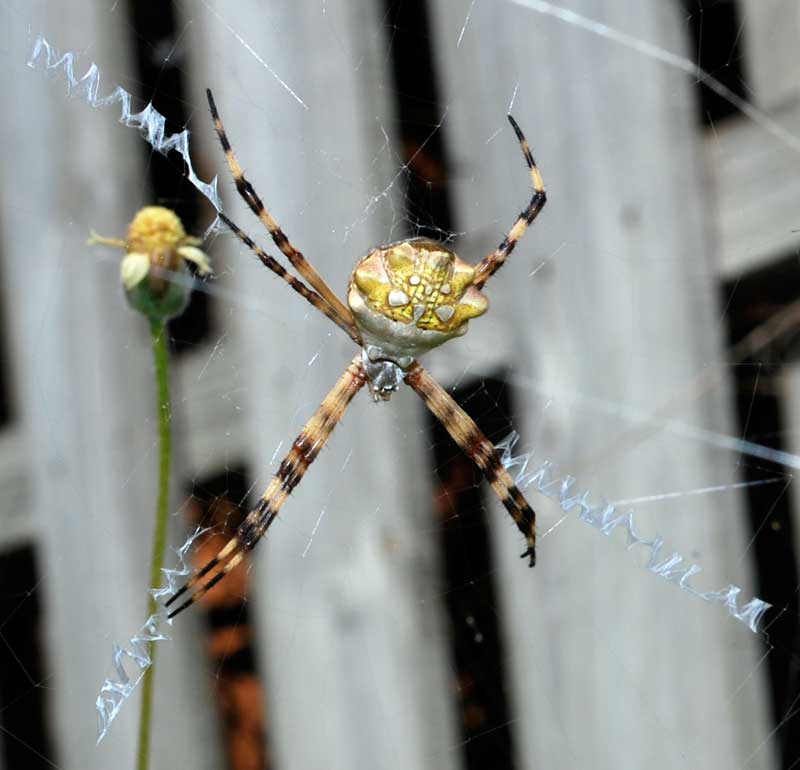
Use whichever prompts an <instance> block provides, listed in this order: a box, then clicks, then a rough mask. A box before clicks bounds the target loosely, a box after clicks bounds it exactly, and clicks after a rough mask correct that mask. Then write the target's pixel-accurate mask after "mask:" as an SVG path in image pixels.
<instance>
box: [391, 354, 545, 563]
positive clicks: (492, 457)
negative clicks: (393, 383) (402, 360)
mask: <svg viewBox="0 0 800 770" xmlns="http://www.w3.org/2000/svg"><path fill="white" fill-rule="evenodd" d="M405 380H406V385H409V386H410V387H411V388H413V389H414V390H415V391H416V392H417V393H418V394H419V396H420V397H421V398H422V400H423V401H424V402H425V406H427V407H428V409H430V411H431V413H432V414H433V416H434V417H435V418H436V419H437V420H438V421H439V422H440V423H441V424H442V425H444V427H445V429H446V430H447V432H448V433H449V434H450V438H452V439H453V441H455V442H456V444H458V446H459V447H460V448H461V451H462V452H463V453H464V454H465V455H467V457H469V458H470V459H471V460H472V462H474V463H475V465H477V466H478V469H479V470H480V471H481V473H483V475H484V477H485V478H486V480H487V481H488V482H489V484H490V485H491V487H492V489H493V490H494V492H495V494H496V495H497V497H498V498H499V499H500V502H501V503H502V504H503V505H504V506H505V509H506V510H507V511H508V512H509V514H511V518H512V519H514V523H515V524H516V525H517V529H519V531H520V532H521V533H522V535H523V537H524V538H525V540H526V542H527V543H528V548H527V550H525V552H524V553H522V554H520V556H521V557H522V558H523V559H524V558H525V557H526V556H527V557H529V562H528V564H529V565H530V566H531V567H533V566H535V565H536V513H535V512H534V510H533V508H531V506H530V505H529V504H528V501H527V500H526V499H525V497H524V496H523V494H522V492H520V491H519V488H518V487H517V485H516V484H514V481H513V480H512V478H511V476H510V475H509V473H508V471H507V470H506V469H505V468H504V467H503V463H502V462H501V460H500V455H499V454H498V453H497V450H496V449H495V448H494V444H492V442H491V441H489V439H488V438H486V435H485V434H484V433H483V431H482V430H481V429H480V428H479V427H478V426H477V425H476V424H475V421H474V420H473V419H472V418H471V417H470V416H469V415H468V414H467V413H466V412H465V411H464V410H463V409H462V408H461V407H460V406H459V405H458V404H457V403H456V402H455V401H454V400H453V398H452V396H450V394H449V393H448V392H447V391H446V390H445V389H444V388H443V387H442V386H441V385H440V384H439V383H438V382H436V380H435V379H434V378H433V377H431V375H430V373H429V372H428V371H426V370H425V368H424V367H422V366H420V364H418V363H414V364H413V365H412V366H411V367H410V368H409V370H408V371H407V372H406V378H405Z"/></svg>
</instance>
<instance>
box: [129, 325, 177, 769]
mask: <svg viewBox="0 0 800 770" xmlns="http://www.w3.org/2000/svg"><path fill="white" fill-rule="evenodd" d="M150 337H151V340H152V343H153V359H154V361H155V373H156V390H157V392H158V402H157V405H158V438H159V453H158V501H157V503H156V525H155V533H154V535H153V554H152V557H151V561H150V586H151V588H158V587H159V586H160V585H161V568H162V567H163V566H164V552H165V550H166V547H167V522H168V519H169V460H170V444H171V441H172V436H171V428H170V404H169V354H168V351H167V330H166V324H165V323H164V321H162V320H158V319H155V318H151V319H150ZM156 609H157V604H156V600H155V599H154V598H153V597H152V596H151V597H150V599H149V601H148V603H147V617H150V616H151V615H152V614H153V613H155V611H156ZM148 654H149V656H150V660H151V663H150V667H149V668H148V669H147V671H145V672H144V681H143V683H142V711H141V714H140V718H139V754H138V761H137V765H136V766H137V768H138V770H147V768H148V766H149V764H150V724H151V722H152V718H153V683H154V678H155V668H156V660H155V658H156V649H155V642H150V643H149V644H148Z"/></svg>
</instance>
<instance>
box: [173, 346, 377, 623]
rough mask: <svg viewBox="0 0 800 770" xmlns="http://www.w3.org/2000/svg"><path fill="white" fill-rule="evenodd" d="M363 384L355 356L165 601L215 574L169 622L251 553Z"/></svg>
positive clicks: (178, 595)
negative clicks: (211, 552) (243, 507)
mask: <svg viewBox="0 0 800 770" xmlns="http://www.w3.org/2000/svg"><path fill="white" fill-rule="evenodd" d="M366 381H367V378H366V375H365V374H364V367H363V365H362V363H361V356H360V355H358V356H356V357H355V358H354V359H353V360H352V361H351V362H350V365H349V366H348V367H347V369H345V371H344V374H343V375H342V376H341V377H340V378H339V380H338V381H337V383H336V384H335V385H334V386H333V389H332V390H331V391H330V393H328V395H327V396H325V398H324V400H323V401H322V403H321V404H320V406H319V408H318V409H317V411H316V412H315V413H314V416H313V417H312V418H311V419H310V420H309V421H308V422H307V423H306V424H305V426H304V427H303V430H302V431H301V432H300V435H299V436H298V437H297V438H296V439H295V441H294V443H293V444H292V448H291V450H289V454H287V455H286V457H285V458H284V460H283V462H282V463H281V465H280V468H278V472H277V473H276V474H275V475H274V476H273V477H272V481H270V483H269V486H268V487H267V489H266V491H265V492H264V494H263V495H262V496H261V499H260V500H259V501H258V503H257V504H256V506H255V507H254V508H253V510H251V511H250V513H248V514H247V518H246V519H245V520H244V521H243V522H242V523H241V524H240V525H239V528H238V529H237V531H236V534H235V535H234V536H233V537H232V538H231V539H230V540H229V541H228V542H227V543H226V544H225V546H224V547H223V548H222V550H221V551H220V552H219V553H218V554H217V555H216V556H215V557H214V558H213V559H211V561H209V562H208V563H207V564H206V565H205V566H204V567H203V568H202V569H201V570H199V571H198V572H196V573H195V574H194V575H193V576H192V577H191V578H190V579H189V580H188V581H187V582H186V583H185V584H184V585H183V587H182V588H181V589H180V590H179V591H178V592H177V593H176V594H174V595H173V596H172V597H171V598H170V599H169V601H168V602H167V607H169V606H170V605H171V604H172V603H173V602H175V600H176V599H178V598H179V597H180V596H182V595H183V594H184V593H186V592H187V591H189V590H190V589H191V588H193V587H194V586H195V585H196V584H197V582H198V581H199V580H201V579H202V578H203V577H205V576H206V575H208V574H209V573H211V572H213V571H214V570H217V571H216V573H215V574H214V575H213V577H212V578H211V579H210V580H209V581H208V582H206V583H205V584H204V585H203V586H202V587H200V588H199V589H198V590H197V591H195V593H194V594H193V595H192V596H191V597H189V598H188V599H187V600H186V601H185V602H184V603H183V604H181V605H180V606H179V607H177V608H176V609H174V610H172V612H170V614H169V617H170V618H173V617H175V615H177V614H178V613H179V612H182V611H183V610H185V609H186V608H187V607H189V606H190V605H192V604H194V602H196V601H197V600H198V599H199V598H200V597H201V596H203V595H204V594H205V593H207V592H208V591H209V590H211V589H212V588H213V587H214V586H215V585H216V584H217V583H219V581H220V580H222V578H224V577H225V576H226V575H227V574H228V573H229V572H231V570H233V568H234V567H236V566H237V565H238V564H239V562H241V561H242V559H243V558H244V555H245V554H246V553H247V551H249V550H250V549H252V548H253V546H254V545H255V544H256V543H257V542H258V541H259V540H260V539H261V538H262V537H263V536H264V534H265V533H266V531H267V529H268V528H269V526H270V524H272V522H273V521H275V518H276V517H277V515H278V512H279V511H280V509H281V506H282V505H283V504H284V503H285V502H286V499H287V498H288V497H289V495H290V494H291V493H292V490H293V489H294V488H295V487H296V486H297V485H298V484H299V483H300V481H301V480H302V478H303V475H304V474H305V472H306V471H307V470H308V466H309V465H311V463H313V462H314V460H315V459H316V457H317V455H318V454H319V453H320V450H321V449H322V447H324V446H325V444H326V442H327V441H328V439H329V438H330V435H331V433H333V429H334V428H335V427H336V425H337V424H338V423H339V420H341V419H342V416H343V415H344V412H345V410H346V409H347V407H348V406H349V404H350V402H351V401H352V400H353V398H354V396H355V395H356V393H358V391H359V390H361V388H362V387H364V384H365V383H366Z"/></svg>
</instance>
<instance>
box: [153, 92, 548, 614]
mask: <svg viewBox="0 0 800 770" xmlns="http://www.w3.org/2000/svg"><path fill="white" fill-rule="evenodd" d="M206 95H207V96H208V105H209V108H210V109H211V117H212V118H213V121H214V130H215V131H216V133H217V136H218V137H219V141H220V144H221V145H222V149H223V151H224V153H225V160H226V161H227V164H228V168H229V169H230V172H231V174H232V176H233V179H234V182H235V183H236V189H237V191H238V192H239V195H241V197H242V198H244V200H245V202H246V203H247V205H248V206H249V207H250V209H251V210H252V212H253V213H254V214H255V215H256V216H257V217H258V218H259V220H261V222H262V224H263V225H264V226H265V227H266V228H267V230H268V231H269V234H270V235H271V236H272V240H273V241H274V243H275V245H276V246H277V247H278V248H279V249H280V251H281V252H282V253H283V254H284V256H285V257H286V258H287V259H288V260H289V263H290V264H291V265H292V266H293V267H294V268H295V270H296V271H297V273H299V275H300V277H301V278H302V279H304V280H305V283H304V282H303V280H300V278H297V277H296V276H295V275H293V274H292V273H290V272H289V271H287V270H286V269H285V268H284V267H283V266H282V265H281V264H280V263H279V262H277V261H276V260H275V259H274V258H273V257H271V256H270V255H269V254H267V253H266V252H265V251H264V250H263V249H262V248H261V247H260V246H258V245H257V244H256V243H255V241H253V239H252V238H250V236H248V235H247V234H246V233H244V232H243V231H242V230H241V228H239V227H238V226H237V225H236V224H235V223H234V222H232V221H231V220H230V219H229V218H228V217H227V216H225V214H223V213H220V215H219V216H220V219H222V220H223V222H225V224H226V225H227V226H228V227H229V228H230V230H231V231H232V232H233V233H234V234H235V235H236V236H237V237H238V238H239V240H240V241H242V243H244V244H245V245H246V246H247V247H248V248H249V249H250V250H252V251H253V252H254V253H255V254H256V256H257V257H258V258H259V259H260V260H261V262H262V263H263V264H264V265H265V266H266V267H268V268H269V269H270V270H272V272H273V273H275V274H276V275H278V276H280V277H281V278H282V279H283V280H284V281H286V283H288V284H289V286H291V287H292V289H294V290H295V291H296V292H297V293H298V294H300V295H301V296H302V297H304V298H305V299H306V300H307V301H308V302H310V303H311V305H313V306H314V307H315V308H316V309H317V310H318V311H319V312H321V313H322V314H323V315H325V316H326V317H327V318H328V319H330V320H331V321H332V322H333V323H334V324H336V325H337V326H338V327H339V328H340V329H341V330H342V331H343V332H344V333H345V334H347V335H348V336H349V337H350V338H351V339H352V340H353V342H355V343H356V345H358V347H359V349H360V350H359V353H358V354H357V355H356V356H355V358H353V360H352V361H351V362H350V364H349V365H348V366H347V368H346V369H345V371H344V374H342V376H341V377H340V378H339V380H338V381H337V383H336V384H335V385H334V386H333V389H332V390H331V391H330V392H329V393H328V395H327V396H325V398H324V400H323V401H322V404H321V405H320V407H319V408H318V409H317V411H316V412H315V413H314V415H313V416H312V417H311V419H310V420H309V421H308V422H307V423H306V424H305V426H304V427H303V430H302V431H301V432H300V435H299V436H298V437H297V438H296V439H295V441H294V444H293V445H292V448H291V450H290V451H289V453H288V454H287V455H286V457H285V458H284V460H283V462H282V463H281V465H280V467H279V468H278V472H277V473H276V474H275V475H274V476H273V477H272V480H271V481H270V483H269V485H268V486H267V488H266V490H265V492H264V494H263V495H262V496H261V499H260V500H259V501H258V503H257V504H256V505H255V507H254V508H253V509H252V510H251V511H250V513H249V514H248V515H247V517H246V518H245V520H244V521H243V522H242V524H241V525H240V526H239V528H238V530H237V531H236V534H235V535H234V536H233V537H232V538H231V539H230V540H229V541H228V542H227V543H226V545H225V546H224V547H223V548H222V550H220V552H219V553H218V554H217V555H216V556H215V557H213V558H212V559H211V560H210V561H209V562H208V563H207V564H206V565H205V566H204V567H202V568H201V569H199V570H197V571H196V572H195V573H194V574H192V576H191V577H190V578H189V580H188V581H187V582H186V583H185V584H184V585H183V586H182V587H181V588H180V589H179V590H178V591H177V592H176V593H175V594H174V595H173V596H172V597H171V598H170V599H169V601H168V602H167V603H166V606H167V607H169V606H170V605H172V604H173V603H174V602H175V601H176V600H177V599H178V598H179V597H181V596H183V595H184V594H185V593H186V592H187V591H191V590H192V589H193V588H194V587H195V586H197V585H198V583H200V585H199V587H198V588H197V590H195V591H194V592H193V593H192V594H191V595H190V596H189V598H188V599H187V600H185V601H184V602H183V603H182V604H180V605H179V606H178V607H177V608H175V609H174V610H172V611H171V612H170V613H169V615H168V617H169V618H173V617H175V616H176V615H177V614H178V613H180V612H182V611H183V610H185V609H186V608H187V607H189V606H191V605H192V604H193V603H194V602H196V601H197V600H198V599H199V598H200V597H201V596H203V595H204V594H205V593H207V592H208V591H209V590H210V589H211V588H213V587H214V586H215V585H216V584H217V583H218V582H219V581H220V580H222V579H223V578H224V577H225V576H226V575H227V574H229V573H230V572H231V571H232V570H233V569H234V567H236V566H237V565H238V564H239V563H240V562H241V561H242V559H243V558H244V556H245V554H246V553H247V552H248V551H249V550H251V549H252V548H253V547H254V546H255V545H256V543H257V542H258V541H259V540H260V539H261V538H262V537H263V536H264V535H265V534H266V532H267V530H268V529H269V526H270V525H271V524H272V522H273V521H275V518H276V517H277V515H278V512H279V511H280V509H281V507H282V506H283V504H284V503H285V502H286V499H287V498H288V497H289V495H290V494H291V493H292V491H293V490H294V488H295V487H296V486H297V485H298V484H299V483H300V481H301V480H302V478H303V475H304V474H305V472H306V471H307V470H308V467H309V465H311V463H312V462H313V461H314V459H315V458H316V457H317V455H318V454H319V452H320V450H321V449H322V447H323V446H324V445H325V443H326V442H327V440H328V438H329V437H330V435H331V433H332V432H333V430H334V428H335V427H336V425H337V424H338V423H339V421H340V420H341V419H342V416H343V415H344V412H345V410H346V409H347V407H348V405H349V404H350V402H351V401H352V400H353V398H354V397H355V395H356V393H358V391H359V390H361V388H362V387H364V385H367V386H368V387H369V390H370V392H371V393H372V396H373V399H374V400H376V401H388V400H389V399H390V398H391V397H392V394H394V393H395V392H397V390H399V388H400V385H401V384H402V383H405V384H406V385H408V386H410V387H411V388H412V389H413V390H415V391H416V392H417V393H418V394H419V396H420V397H421V398H422V400H423V401H424V402H425V405H426V406H427V407H428V409H430V411H431V412H432V413H433V415H434V416H435V417H436V418H437V419H438V420H439V421H440V422H441V423H442V425H443V426H444V427H445V429H446V430H447V432H448V433H449V434H450V436H451V437H452V438H453V440H454V441H455V442H456V444H458V446H459V447H460V448H461V450H462V451H463V452H464V453H465V454H466V455H467V456H468V457H469V458H471V459H472V461H473V462H474V463H475V464H476V465H477V466H478V468H479V469H480V470H481V472H482V473H483V475H484V476H485V477H486V480H487V481H488V482H489V484H490V485H491V487H492V489H493V490H494V491H495V493H496V494H497V496H498V497H499V498H500V500H501V502H502V503H503V505H504V506H505V508H506V510H507V511H508V512H509V513H510V514H511V517H512V519H513V520H514V523H515V524H516V525H517V527H518V528H519V530H520V532H521V533H522V534H523V535H524V537H525V539H526V541H527V546H528V547H527V549H526V550H525V552H524V553H523V554H522V558H525V557H526V556H527V557H529V564H530V566H531V567H533V566H534V564H535V563H536V514H535V513H534V511H533V509H532V508H531V506H530V505H529V504H528V502H527V501H526V500H525V498H524V497H523V496H522V493H521V492H520V491H519V489H517V487H516V486H515V485H514V482H513V480H512V479H511V476H510V475H509V474H508V472H507V471H506V469H505V468H504V467H503V465H502V463H501V461H500V457H499V455H498V453H497V451H496V450H495V448H494V445H493V444H492V442H491V441H489V439H488V438H486V436H485V435H484V434H483V433H482V432H481V430H480V429H479V428H478V426H477V425H476V424H475V422H474V421H473V420H472V418H471V417H470V416H469V415H468V414H467V413H466V412H465V411H464V410H463V409H462V408H461V407H460V406H459V405H458V404H457V403H456V402H455V401H454V400H453V399H452V398H451V397H450V396H449V395H448V393H447V392H446V391H445V390H444V388H442V386H441V385H439V383H437V382H436V380H434V379H433V377H432V376H431V375H430V374H429V373H428V372H427V371H426V370H425V369H424V368H423V367H422V365H421V364H420V363H419V362H418V361H417V357H418V356H420V355H421V354H423V353H425V352H427V351H428V350H431V349H432V348H435V347H437V346H439V345H442V344H443V343H445V342H447V341H448V340H450V339H452V338H454V337H460V336H462V335H464V334H466V332H467V325H468V322H469V320H470V319H471V318H475V317H477V316H480V315H483V313H485V312H486V310H487V309H488V305H489V303H488V300H487V299H486V297H485V296H484V295H483V293H482V291H481V290H482V289H483V287H484V285H485V284H486V282H487V281H488V280H489V278H491V277H492V276H493V275H494V274H495V273H496V272H497V271H498V270H499V269H500V268H501V267H502V266H503V264H504V263H505V261H506V259H507V258H508V255H509V254H510V253H511V252H512V251H513V249H514V247H515V246H516V244H517V242H518V241H519V239H520V238H521V237H522V236H523V235H524V234H525V231H526V230H527V229H528V227H529V225H530V224H531V222H533V220H534V219H535V218H536V216H537V215H538V214H539V212H540V211H541V210H542V208H543V207H544V205H545V202H546V200H547V198H546V195H545V191H544V184H543V183H542V177H541V175H540V174H539V170H538V168H537V167H536V163H535V162H534V160H533V155H532V154H531V151H530V148H529V147H528V142H527V141H526V139H525V137H524V135H523V133H522V131H521V130H520V127H519V126H518V125H517V122H516V121H515V120H514V118H513V117H512V116H511V115H509V116H508V120H509V122H510V123H511V126H512V128H513V129H514V132H515V134H516V135H517V139H518V141H519V144H520V147H521V148H522V153H523V155H524V156H525V160H526V162H527V164H528V168H529V169H530V175H531V180H532V183H533V196H532V197H531V200H530V203H528V205H527V206H526V207H525V209H524V210H523V211H522V213H521V214H520V215H519V216H518V217H517V221H516V222H515V223H514V226H513V227H512V228H511V229H510V230H509V232H508V234H507V235H506V236H505V238H503V240H502V242H501V243H500V245H499V246H498V247H497V248H496V249H495V250H494V251H493V252H492V253H491V254H489V256H487V257H486V258H485V259H483V260H482V261H481V262H480V263H479V264H478V265H476V266H474V267H473V266H471V265H469V264H467V263H466V262H464V261H463V260H461V259H460V258H459V257H458V256H456V254H454V253H453V252H452V251H450V250H449V249H447V248H445V247H444V246H443V245H442V244H440V243H436V242H433V241H428V240H421V239H410V240H404V241H400V242H398V243H393V244H389V245H388V246H382V247H380V248H376V249H374V250H372V251H371V252H370V253H369V254H367V256H365V257H363V258H362V259H361V260H359V262H358V263H357V264H356V266H355V268H354V269H353V272H352V273H351V275H350V283H349V288H348V293H347V304H344V302H342V301H341V300H340V299H339V298H338V297H337V296H336V294H334V292H333V291H332V290H331V289H330V287H329V286H328V285H327V284H326V283H325V281H324V280H323V279H322V278H321V277H320V275H319V274H318V273H317V271H316V270H315V269H314V267H313V266H312V265H311V263H310V262H308V261H307V260H306V258H305V257H304V256H303V255H302V254H301V253H300V251H298V250H297V249H296V248H295V247H294V246H293V245H292V244H291V243H290V242H289V239H288V238H287V237H286V235H285V234H284V232H283V230H281V228H280V226H279V225H278V223H277V222H276V221H275V220H274V219H273V217H272V215H271V214H270V213H269V211H268V210H267V209H266V208H265V206H264V204H263V203H262V202H261V199H260V198H259V197H258V194H257V193H256V191H255V189H254V188H253V186H252V185H251V184H250V182H249V181H248V180H247V179H246V178H245V175H244V172H243V171H242V168H241V166H240V165H239V162H238V160H237V159H236V156H235V155H234V153H233V150H232V148H231V145H230V142H229V141H228V137H227V135H226V133H225V129H224V128H223V125H222V121H221V120H220V117H219V113H218V111H217V107H216V105H215V103H214V97H213V96H212V94H211V91H210V90H207V91H206ZM206 576H210V577H209V579H208V580H207V581H205V582H204V583H201V581H202V580H203V578H205V577H206Z"/></svg>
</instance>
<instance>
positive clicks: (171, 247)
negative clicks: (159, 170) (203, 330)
mask: <svg viewBox="0 0 800 770" xmlns="http://www.w3.org/2000/svg"><path fill="white" fill-rule="evenodd" d="M97 243H99V244H103V245H105V246H114V247H116V248H120V249H124V250H125V252H126V254H125V256H124V257H123V259H122V263H121V265H120V279H121V281H122V285H123V286H124V287H125V291H126V292H127V295H128V300H129V301H130V302H131V304H132V305H133V306H134V307H136V308H137V309H138V310H141V311H142V312H143V313H145V314H146V315H148V316H159V317H172V316H175V315H179V314H180V313H181V312H183V310H184V309H185V307H186V304H187V303H188V301H189V290H188V288H187V287H186V286H184V285H182V284H180V283H176V282H174V281H171V280H170V273H178V272H181V271H183V270H185V264H184V263H185V262H192V263H194V264H195V265H196V267H197V272H198V273H199V274H200V275H201V276H203V275H208V273H210V272H211V265H210V263H209V260H208V255H207V254H206V253H205V252H204V251H202V250H201V249H199V248H197V247H198V246H199V244H200V243H202V241H201V240H200V239H199V238H195V237H194V236H192V235H187V234H186V230H184V228H183V224H182V222H181V220H180V219H179V218H178V215H177V214H176V213H175V212H174V211H172V210H171V209H168V208H164V207H163V206H145V207H144V208H142V209H140V210H139V211H138V212H137V213H136V216H135V217H134V218H133V221H132V222H131V223H130V225H128V237H127V239H126V240H122V239H121V238H104V237H102V236H100V235H97V233H95V232H94V231H92V233H91V237H90V238H89V244H90V245H94V244H97ZM153 268H155V270H154V269H153ZM145 278H147V281H145Z"/></svg>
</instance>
